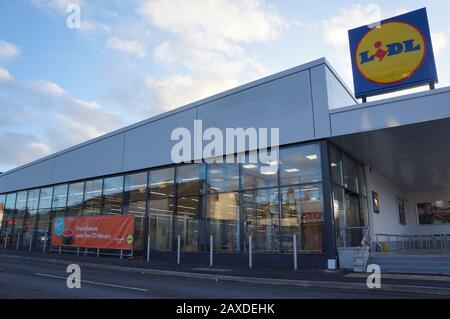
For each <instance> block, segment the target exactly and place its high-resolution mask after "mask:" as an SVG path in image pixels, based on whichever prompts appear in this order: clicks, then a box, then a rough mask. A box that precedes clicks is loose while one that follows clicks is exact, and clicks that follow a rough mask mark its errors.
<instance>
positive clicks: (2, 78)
mask: <svg viewBox="0 0 450 319" xmlns="http://www.w3.org/2000/svg"><path fill="white" fill-rule="evenodd" d="M12 80H14V78H13V77H12V75H11V74H10V73H9V72H8V70H6V69H4V68H2V67H1V66H0V83H1V82H9V81H12Z"/></svg>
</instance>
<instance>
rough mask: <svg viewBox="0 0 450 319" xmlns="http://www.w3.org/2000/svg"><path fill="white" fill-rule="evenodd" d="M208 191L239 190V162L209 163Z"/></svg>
mask: <svg viewBox="0 0 450 319" xmlns="http://www.w3.org/2000/svg"><path fill="white" fill-rule="evenodd" d="M207 175H208V180H207V185H208V192H209V193H216V192H233V191H237V190H239V164H216V163H213V164H209V165H208V172H207Z"/></svg>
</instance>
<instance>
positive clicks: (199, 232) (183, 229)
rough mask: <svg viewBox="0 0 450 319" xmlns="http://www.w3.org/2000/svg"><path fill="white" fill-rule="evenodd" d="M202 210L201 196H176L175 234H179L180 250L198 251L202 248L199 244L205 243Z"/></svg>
mask: <svg viewBox="0 0 450 319" xmlns="http://www.w3.org/2000/svg"><path fill="white" fill-rule="evenodd" d="M203 211H204V209H203V201H202V197H201V196H189V197H185V196H181V197H178V198H177V213H176V228H175V235H177V236H180V239H181V249H182V250H185V251H198V250H199V249H200V250H201V249H202V247H200V246H199V245H200V243H205V236H204V229H205V219H204V217H203V213H202V212H203ZM205 245H206V243H205Z"/></svg>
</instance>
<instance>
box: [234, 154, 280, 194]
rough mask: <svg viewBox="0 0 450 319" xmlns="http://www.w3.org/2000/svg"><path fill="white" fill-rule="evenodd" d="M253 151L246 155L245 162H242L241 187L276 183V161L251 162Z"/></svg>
mask: <svg viewBox="0 0 450 319" xmlns="http://www.w3.org/2000/svg"><path fill="white" fill-rule="evenodd" d="M253 156H254V153H250V154H247V155H246V161H245V163H247V164H242V176H241V185H242V189H255V188H264V187H274V186H277V185H278V166H279V165H278V162H277V161H274V162H266V163H260V162H258V161H257V162H256V163H253V162H254V160H252V157H253Z"/></svg>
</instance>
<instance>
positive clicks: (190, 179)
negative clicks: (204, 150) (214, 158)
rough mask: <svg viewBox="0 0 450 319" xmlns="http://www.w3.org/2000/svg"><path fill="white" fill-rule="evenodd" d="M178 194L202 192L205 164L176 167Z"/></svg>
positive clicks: (197, 193)
mask: <svg viewBox="0 0 450 319" xmlns="http://www.w3.org/2000/svg"><path fill="white" fill-rule="evenodd" d="M176 175H177V180H176V182H177V192H178V195H185V196H188V195H199V194H202V193H203V185H204V182H205V165H204V164H191V165H183V166H178V167H177V174H176Z"/></svg>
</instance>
